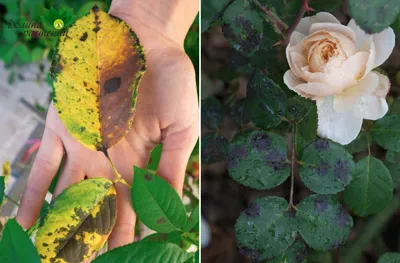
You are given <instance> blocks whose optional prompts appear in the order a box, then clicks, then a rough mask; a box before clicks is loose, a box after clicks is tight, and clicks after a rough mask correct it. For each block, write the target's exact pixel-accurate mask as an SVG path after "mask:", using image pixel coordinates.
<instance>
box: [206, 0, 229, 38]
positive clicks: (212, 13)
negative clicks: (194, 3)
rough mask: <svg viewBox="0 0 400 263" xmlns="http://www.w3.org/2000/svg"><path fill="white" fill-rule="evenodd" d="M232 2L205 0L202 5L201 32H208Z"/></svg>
mask: <svg viewBox="0 0 400 263" xmlns="http://www.w3.org/2000/svg"><path fill="white" fill-rule="evenodd" d="M229 2H230V0H219V1H213V0H203V1H202V3H201V32H205V31H207V29H208V28H209V27H210V25H211V24H212V23H213V22H214V21H215V20H216V19H218V17H219V16H220V12H221V11H223V9H224V8H225V7H226V6H227V5H228V4H229Z"/></svg>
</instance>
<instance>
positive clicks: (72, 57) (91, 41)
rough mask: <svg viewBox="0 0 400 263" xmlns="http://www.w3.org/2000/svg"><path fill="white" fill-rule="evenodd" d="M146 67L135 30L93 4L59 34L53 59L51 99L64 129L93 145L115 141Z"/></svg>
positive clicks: (128, 117)
mask: <svg viewBox="0 0 400 263" xmlns="http://www.w3.org/2000/svg"><path fill="white" fill-rule="evenodd" d="M144 71H145V57H144V52H143V49H142V47H141V45H140V43H139V40H138V38H137V37H136V35H135V33H134V32H133V31H132V30H131V29H130V28H129V26H128V25H127V24H126V23H125V22H123V21H122V20H120V19H119V18H117V17H114V16H111V15H109V14H106V13H104V12H103V11H100V10H99V8H98V7H97V6H95V7H93V9H92V11H91V12H90V13H89V14H88V15H87V16H84V17H82V18H81V19H79V20H77V21H76V22H75V23H74V24H73V25H72V26H71V27H70V28H69V29H68V34H67V35H66V36H62V37H61V38H60V41H59V44H58V47H57V49H56V51H55V54H54V57H53V60H52V65H51V73H52V76H53V79H54V92H55V95H54V98H53V102H54V106H55V107H56V109H57V111H58V114H59V116H60V118H61V120H62V121H63V123H64V125H65V126H66V128H67V129H68V131H69V132H70V133H71V134H72V135H73V136H74V137H75V138H76V139H77V140H78V141H79V142H81V143H82V144H83V145H85V146H86V147H88V148H90V149H93V150H101V151H104V150H105V149H107V148H109V147H111V146H113V145H114V144H116V143H117V142H118V141H119V140H120V139H121V138H123V137H124V136H125V134H126V133H127V132H128V130H129V127H130V125H131V123H132V118H133V116H134V113H135V106H136V99H137V95H138V85H139V82H140V79H141V77H142V76H143V74H144Z"/></svg>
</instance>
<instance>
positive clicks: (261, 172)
mask: <svg viewBox="0 0 400 263" xmlns="http://www.w3.org/2000/svg"><path fill="white" fill-rule="evenodd" d="M227 167H228V170H229V175H230V176H232V178H233V179H235V180H236V181H238V182H239V183H241V184H243V185H245V186H248V187H251V188H255V189H270V188H273V187H275V186H278V185H280V184H281V183H283V182H284V181H285V180H286V178H288V177H289V175H290V167H289V161H288V160H287V144H286V141H285V140H284V139H283V138H282V137H281V136H279V135H276V134H273V133H267V132H263V131H250V132H243V133H240V134H238V135H236V136H235V138H234V139H233V141H232V143H231V144H230V153H229V157H228V165H227Z"/></svg>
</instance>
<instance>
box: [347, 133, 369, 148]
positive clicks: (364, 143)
mask: <svg viewBox="0 0 400 263" xmlns="http://www.w3.org/2000/svg"><path fill="white" fill-rule="evenodd" d="M368 136H370V135H369V134H368V133H367V132H365V131H361V132H360V133H359V134H358V136H357V138H356V139H355V140H354V141H352V142H351V143H350V144H348V145H346V146H345V147H346V150H347V151H348V152H349V153H357V152H362V151H364V150H366V149H367V148H368Z"/></svg>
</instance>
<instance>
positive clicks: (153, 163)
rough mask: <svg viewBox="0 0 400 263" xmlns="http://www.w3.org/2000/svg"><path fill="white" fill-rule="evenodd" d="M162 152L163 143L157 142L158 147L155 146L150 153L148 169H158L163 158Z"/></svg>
mask: <svg viewBox="0 0 400 263" xmlns="http://www.w3.org/2000/svg"><path fill="white" fill-rule="evenodd" d="M161 153H162V143H159V144H157V146H156V147H154V149H153V151H151V154H150V160H149V163H148V164H147V169H148V170H152V171H156V170H157V168H158V164H159V163H160V159H161Z"/></svg>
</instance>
